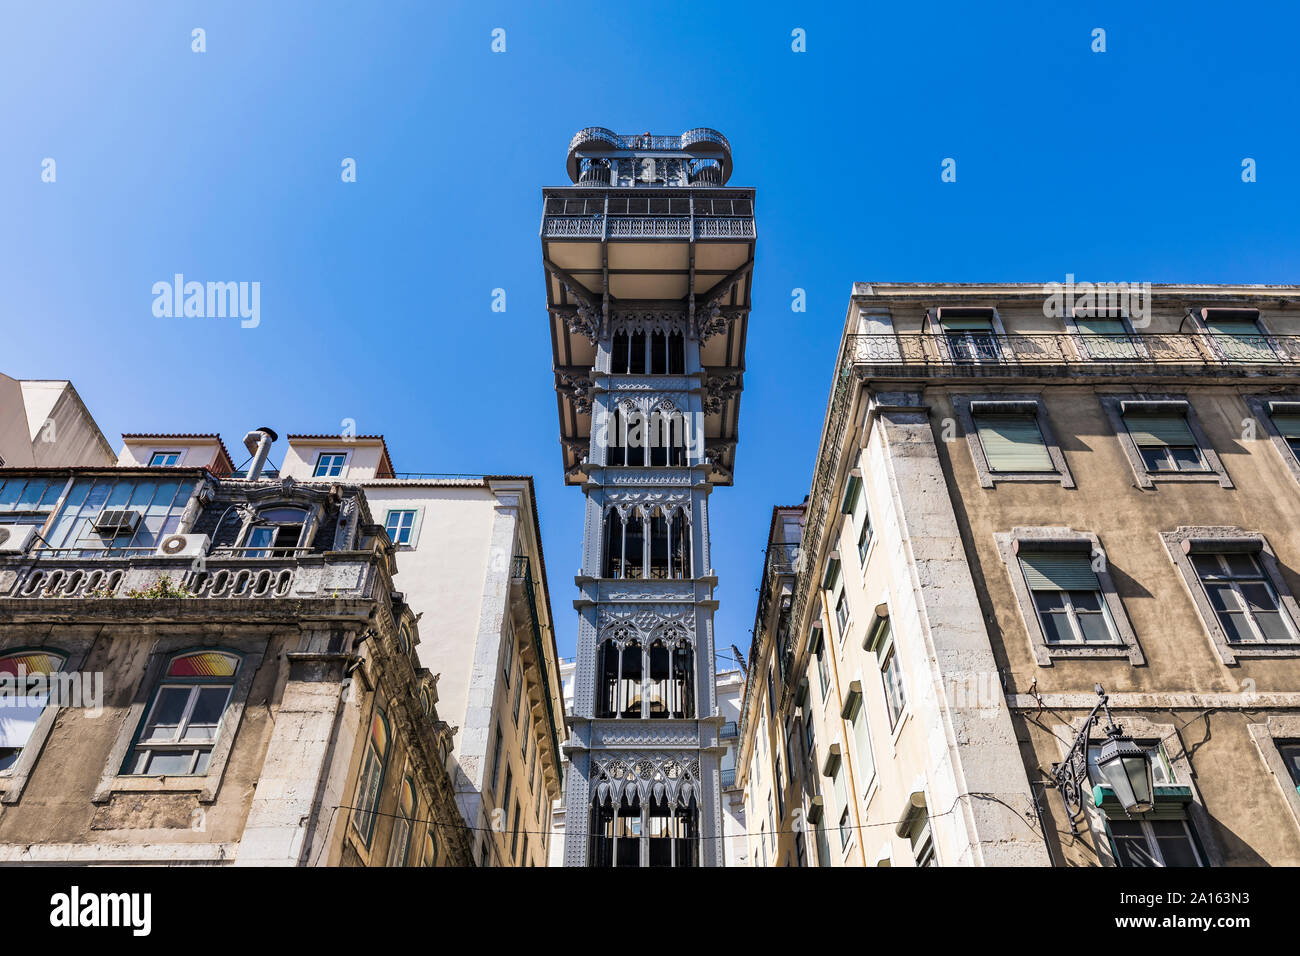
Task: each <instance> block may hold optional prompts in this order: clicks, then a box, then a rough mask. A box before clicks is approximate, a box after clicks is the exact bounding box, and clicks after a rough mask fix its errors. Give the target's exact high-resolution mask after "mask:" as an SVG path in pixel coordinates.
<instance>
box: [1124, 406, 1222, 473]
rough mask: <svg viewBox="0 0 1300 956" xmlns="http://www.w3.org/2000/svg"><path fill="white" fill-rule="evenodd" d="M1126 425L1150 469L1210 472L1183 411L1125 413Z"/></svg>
mask: <svg viewBox="0 0 1300 956" xmlns="http://www.w3.org/2000/svg"><path fill="white" fill-rule="evenodd" d="M1124 424H1125V426H1127V428H1128V433H1129V435H1130V436H1132V438H1133V444H1134V445H1136V446H1137V449H1138V453H1139V454H1140V455H1141V456H1142V462H1143V464H1145V465H1146V468H1147V471H1209V466H1208V465H1207V464H1206V462H1205V456H1204V455H1202V454H1201V449H1200V446H1199V445H1197V443H1196V436H1195V435H1193V434H1192V428H1191V425H1189V424H1188V422H1187V415H1186V413H1183V412H1177V411H1172V412H1137V411H1133V412H1125V413H1124Z"/></svg>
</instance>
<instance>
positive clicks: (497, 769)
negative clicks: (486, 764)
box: [492, 724, 505, 787]
mask: <svg viewBox="0 0 1300 956" xmlns="http://www.w3.org/2000/svg"><path fill="white" fill-rule="evenodd" d="M504 742H505V741H504V739H503V738H502V736H501V726H500V724H498V725H497V732H496V737H495V743H494V744H493V746H492V785H493V786H494V787H495V786H496V782H497V781H498V780H500V779H501V749H502V745H503V744H504Z"/></svg>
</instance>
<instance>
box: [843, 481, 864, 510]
mask: <svg viewBox="0 0 1300 956" xmlns="http://www.w3.org/2000/svg"><path fill="white" fill-rule="evenodd" d="M861 498H862V479H861V478H859V477H858V476H857V475H850V476H849V481H848V484H847V485H846V486H845V488H844V501H843V503H842V504H841V505H840V513H841V514H846V515H853V517H854V518H856V517H857V516H858V501H859V500H860V499H861Z"/></svg>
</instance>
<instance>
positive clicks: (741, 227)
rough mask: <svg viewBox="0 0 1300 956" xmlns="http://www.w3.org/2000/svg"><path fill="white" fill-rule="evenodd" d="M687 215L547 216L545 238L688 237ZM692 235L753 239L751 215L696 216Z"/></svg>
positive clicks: (689, 230)
mask: <svg viewBox="0 0 1300 956" xmlns="http://www.w3.org/2000/svg"><path fill="white" fill-rule="evenodd" d="M691 222H692V220H691V217H690V216H689V215H684V216H609V217H608V218H606V217H605V216H603V215H600V214H597V215H591V216H549V215H548V216H547V217H546V219H545V220H544V222H543V223H542V237H543V238H545V239H599V238H601V237H602V236H604V237H606V238H609V239H689V238H691ZM694 223H695V238H696V239H753V238H754V235H755V233H754V219H753V217H752V216H723V217H718V216H707V217H701V216H696V217H695V220H694Z"/></svg>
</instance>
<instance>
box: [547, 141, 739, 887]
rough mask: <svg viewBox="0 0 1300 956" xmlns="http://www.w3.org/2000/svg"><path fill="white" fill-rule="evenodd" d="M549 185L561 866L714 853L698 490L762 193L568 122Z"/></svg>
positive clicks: (706, 601)
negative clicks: (564, 566) (564, 608)
mask: <svg viewBox="0 0 1300 956" xmlns="http://www.w3.org/2000/svg"><path fill="white" fill-rule="evenodd" d="M568 173H569V178H570V180H571V181H572V183H573V185H572V186H565V187H556V188H548V189H545V190H543V202H544V206H545V208H544V213H543V219H542V227H541V239H542V264H543V268H544V270H545V275H546V290H547V310H548V312H549V315H550V324H551V341H552V351H553V355H552V358H553V367H554V372H555V384H556V392H557V399H558V411H559V418H560V430H561V449H562V455H563V463H564V471H565V477H566V480H567V481H568V482H569V483H571V484H576V485H580V486H581V487H582V489H583V492H584V494H585V495H586V501H587V503H586V517H585V524H584V535H583V555H582V570H581V573H580V574H579V575H578V576H577V579H576V582H577V585H578V589H579V592H580V596H579V598H578V599H577V602H576V608H577V610H578V614H579V625H578V643H577V662H576V671H575V674H576V676H575V687H574V706H573V719H572V733H571V736H570V739H569V742H568V744H567V745H566V746H567V750H568V757H569V773H568V781H567V784H566V787H565V803H566V807H567V812H566V819H565V854H564V861H565V864H566V865H568V866H629V867H640V866H720V865H722V863H723V859H724V852H723V846H722V843H723V841H722V835H723V832H722V831H723V824H722V806H721V802H722V801H721V783H720V771H721V759H720V758H721V756H722V754H723V753H724V752H725V746H724V745H723V744H722V743H721V741H720V734H719V732H720V727H721V724H722V723H723V718H722V717H721V716H720V714H719V711H718V707H717V697H716V692H715V687H714V680H713V677H714V672H713V646H714V645H713V611H714V609H715V607H716V601H715V599H714V596H713V589H714V586H715V585H716V583H717V582H716V578H715V576H714V574H713V570H712V566H711V563H710V558H709V521H708V501H709V495H710V492H711V491H712V489H713V487H714V486H715V485H718V484H729V483H730V481H731V475H732V469H733V468H734V464H735V443H736V435H737V431H736V423H737V419H738V415H739V399H740V391H741V387H742V378H743V373H744V346H745V329H746V324H747V319H748V312H749V288H750V270H751V269H752V267H753V261H754V218H753V215H754V210H753V201H754V193H753V190H750V189H737V188H732V187H727V186H726V183H727V180H728V179H729V178H730V174H731V150H730V146H729V145H728V143H727V141H726V139H725V137H723V136H722V135H721V134H719V133H717V132H715V131H713V130H707V129H695V130H689V131H687V132H686V133H683V134H682V135H681V136H652V135H650V134H645V135H640V136H620V135H617V134H615V133H613V132H611V131H609V130H606V129H598V128H591V129H585V130H582V131H581V132H579V133H578V134H577V135H576V136H575V137H574V138H573V141H572V142H571V143H570V147H569V156H568Z"/></svg>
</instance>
